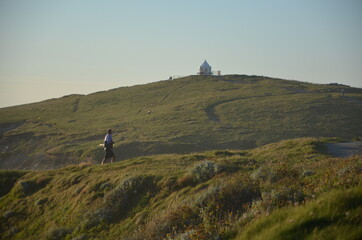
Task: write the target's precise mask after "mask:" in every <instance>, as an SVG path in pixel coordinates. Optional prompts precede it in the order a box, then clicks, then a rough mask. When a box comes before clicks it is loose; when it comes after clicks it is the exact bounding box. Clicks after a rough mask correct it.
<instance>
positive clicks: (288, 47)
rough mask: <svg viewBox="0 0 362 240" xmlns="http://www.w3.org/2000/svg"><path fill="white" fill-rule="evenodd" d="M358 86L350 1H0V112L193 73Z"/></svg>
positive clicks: (361, 64) (361, 68)
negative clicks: (204, 67)
mask: <svg viewBox="0 0 362 240" xmlns="http://www.w3.org/2000/svg"><path fill="white" fill-rule="evenodd" d="M205 59H207V61H208V62H209V64H210V65H211V66H212V67H213V70H221V72H222V73H223V74H250V75H264V76H271V77H279V78H284V79H293V80H300V81H307V82H315V83H335V82H337V83H342V84H347V85H350V86H354V87H362V1H360V0H343V1H342V0H274V1H267V0H265V1H261V0H253V1H251V0H250V1H243V0H234V1H233V0H215V1H213V0H209V1H204V0H182V1H181V0H179V1H176V0H152V1H150V0H148V1H146V0H143V1H142V0H138V1H137V0H129V1H128V0H118V1H116V0H114V1H111V0H102V1H100V0H0V107H4V106H10V105H17V104H22V103H30V102H34V101H40V100H44V99H48V98H54V97H61V96H63V95H67V94H72V93H80V94H87V93H91V92H95V91H100V90H106V89H110V88H116V87H120V86H132V85H137V84H145V83H149V82H155V81H159V80H164V79H167V78H168V77H170V76H172V75H191V74H195V73H196V72H197V70H198V67H199V65H201V64H202V62H203V61H204V60H205Z"/></svg>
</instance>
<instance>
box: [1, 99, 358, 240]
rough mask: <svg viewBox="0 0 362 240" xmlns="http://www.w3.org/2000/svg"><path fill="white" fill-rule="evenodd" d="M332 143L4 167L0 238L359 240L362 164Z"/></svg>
mask: <svg viewBox="0 0 362 240" xmlns="http://www.w3.org/2000/svg"><path fill="white" fill-rule="evenodd" d="M59 101H60V100H59ZM57 124H59V123H57ZM40 129H41V128H40ZM333 141H335V139H319V140H318V139H315V138H301V139H294V140H284V141H281V142H276V143H272V144H269V145H265V146H262V147H258V148H255V149H251V150H233V151H225V150H224V151H216V150H214V151H206V152H200V153H193V154H184V155H176V154H165V155H157V156H147V157H139V158H134V159H129V160H125V161H121V162H117V163H113V164H108V165H98V164H97V165H91V164H84V163H82V164H79V165H72V166H68V167H66V168H62V169H57V170H47V171H45V170H43V171H14V170H13V171H0V189H1V192H0V194H1V195H0V239H7V240H8V239H9V240H11V239H51V240H60V239H74V240H76V239H77V240H80V239H82V240H86V239H128V240H136V239H140V240H141V239H142V240H147V239H168V240H171V239H179V240H181V239H184V240H186V239H347V240H350V239H356V240H357V239H361V237H362V232H361V228H360V224H361V221H362V218H361V216H362V215H361V212H362V208H361V200H362V186H361V173H362V172H361V160H362V158H361V156H355V157H350V158H346V159H342V158H334V157H331V156H329V155H328V154H327V153H326V152H325V149H326V145H325V143H330V142H333ZM266 236H267V237H266Z"/></svg>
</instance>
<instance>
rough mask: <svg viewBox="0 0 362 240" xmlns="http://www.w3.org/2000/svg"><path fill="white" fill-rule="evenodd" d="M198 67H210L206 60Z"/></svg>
mask: <svg viewBox="0 0 362 240" xmlns="http://www.w3.org/2000/svg"><path fill="white" fill-rule="evenodd" d="M200 67H202V68H211V66H210V65H209V64H208V63H207V61H206V60H205V62H204V63H203V64H202V65H201V66H200Z"/></svg>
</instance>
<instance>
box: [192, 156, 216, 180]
mask: <svg viewBox="0 0 362 240" xmlns="http://www.w3.org/2000/svg"><path fill="white" fill-rule="evenodd" d="M220 172H222V167H221V166H219V165H218V164H216V163H214V162H210V161H205V162H201V163H198V164H197V165H195V166H194V167H193V168H192V169H191V170H190V174H191V175H192V176H193V177H194V178H195V179H196V180H197V181H198V182H205V181H207V180H209V179H211V178H213V177H214V176H215V175H216V174H218V173H220Z"/></svg>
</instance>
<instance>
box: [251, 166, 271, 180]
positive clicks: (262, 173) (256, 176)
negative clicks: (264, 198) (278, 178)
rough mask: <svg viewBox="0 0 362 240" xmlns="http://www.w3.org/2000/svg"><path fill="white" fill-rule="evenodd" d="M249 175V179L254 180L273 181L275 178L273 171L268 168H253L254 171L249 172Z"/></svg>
mask: <svg viewBox="0 0 362 240" xmlns="http://www.w3.org/2000/svg"><path fill="white" fill-rule="evenodd" d="M250 177H251V179H253V180H255V181H263V182H264V181H267V180H269V181H270V180H271V181H273V180H274V178H275V173H274V172H273V170H272V169H270V168H267V167H260V168H258V169H257V170H255V171H254V172H252V173H251V174H250Z"/></svg>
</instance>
